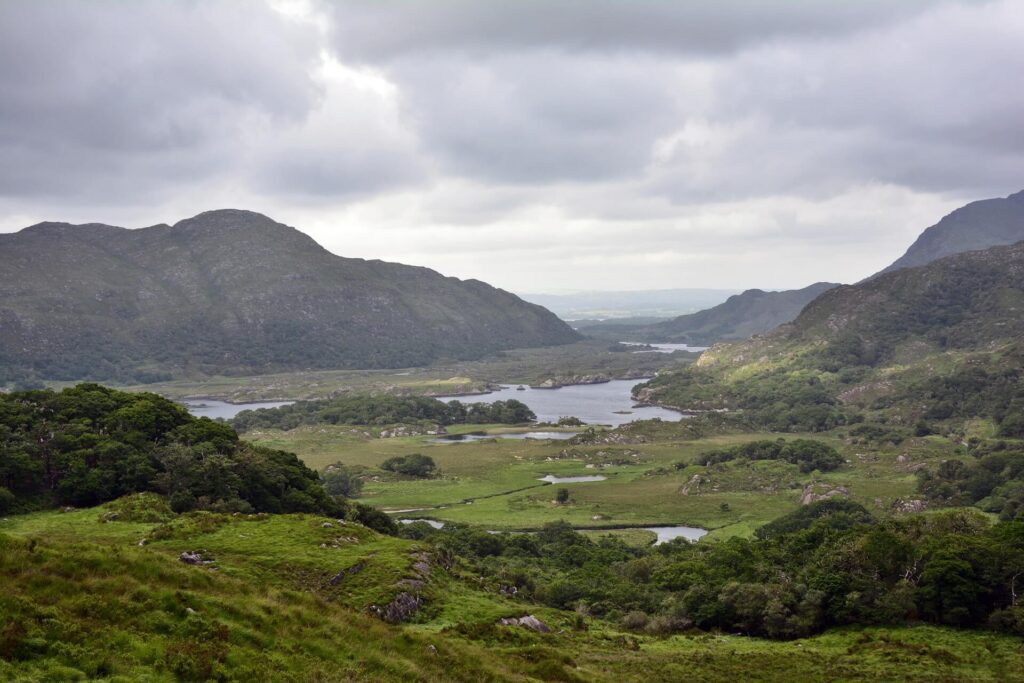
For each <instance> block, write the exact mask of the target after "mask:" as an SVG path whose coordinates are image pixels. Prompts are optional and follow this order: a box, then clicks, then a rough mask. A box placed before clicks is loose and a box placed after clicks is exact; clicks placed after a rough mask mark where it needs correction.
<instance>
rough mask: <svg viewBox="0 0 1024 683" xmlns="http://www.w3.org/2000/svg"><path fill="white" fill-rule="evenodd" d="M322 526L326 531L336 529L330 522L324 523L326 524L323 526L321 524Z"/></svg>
mask: <svg viewBox="0 0 1024 683" xmlns="http://www.w3.org/2000/svg"><path fill="white" fill-rule="evenodd" d="M320 526H321V527H322V528H324V529H332V528H334V525H333V524H331V523H330V522H324V523H323V524H321V525H320Z"/></svg>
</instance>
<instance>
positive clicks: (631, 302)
mask: <svg viewBox="0 0 1024 683" xmlns="http://www.w3.org/2000/svg"><path fill="white" fill-rule="evenodd" d="M735 293H736V291H735V290H729V289H692V288H691V289H650V290H636V291H626V292H615V291H606V292H579V293H576V294H522V295H521V296H522V297H523V298H524V299H526V300H527V301H531V302H533V303H535V304H539V305H541V306H544V307H545V308H547V309H549V310H551V311H552V312H554V313H555V315H557V316H558V317H560V318H561V319H562V320H570V321H573V322H578V321H580V320H588V319H594V320H609V321H611V320H618V319H626V318H672V317H675V316H677V315H681V314H684V313H693V312H695V311H700V310H703V309H705V308H709V307H711V306H716V305H718V304H720V303H721V302H723V301H725V299H726V297H728V296H730V295H732V294H735Z"/></svg>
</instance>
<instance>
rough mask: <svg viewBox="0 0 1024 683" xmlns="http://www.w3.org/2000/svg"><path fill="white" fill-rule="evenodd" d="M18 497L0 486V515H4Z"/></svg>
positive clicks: (11, 508) (12, 506) (12, 507)
mask: <svg viewBox="0 0 1024 683" xmlns="http://www.w3.org/2000/svg"><path fill="white" fill-rule="evenodd" d="M17 502H18V499H17V498H15V497H14V494H13V493H11V492H10V491H9V490H7V489H6V488H4V487H3V486H0V515H5V514H7V513H8V512H10V511H11V510H13V509H14V506H15V504H16V503H17Z"/></svg>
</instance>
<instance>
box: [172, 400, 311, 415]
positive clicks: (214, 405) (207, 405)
mask: <svg viewBox="0 0 1024 683" xmlns="http://www.w3.org/2000/svg"><path fill="white" fill-rule="evenodd" d="M183 403H184V404H185V407H186V408H188V412H190V413H192V414H193V415H195V416H196V417H209V418H214V419H216V418H218V417H220V418H223V419H225V420H230V419H231V418H233V417H234V416H235V415H238V414H239V413H240V412H242V411H243V410H258V409H260V408H280V407H281V406H290V405H291V404H293V403H295V401H260V402H258V403H227V402H226V401H214V400H213V399H211V398H203V399H194V400H189V401H183Z"/></svg>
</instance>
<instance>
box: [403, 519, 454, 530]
mask: <svg viewBox="0 0 1024 683" xmlns="http://www.w3.org/2000/svg"><path fill="white" fill-rule="evenodd" d="M398 521H399V522H401V523H402V524H415V523H416V522H426V523H427V524H429V525H430V526H432V527H434V528H435V529H443V528H444V522H439V521H437V520H436V519H400V520H398Z"/></svg>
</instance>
